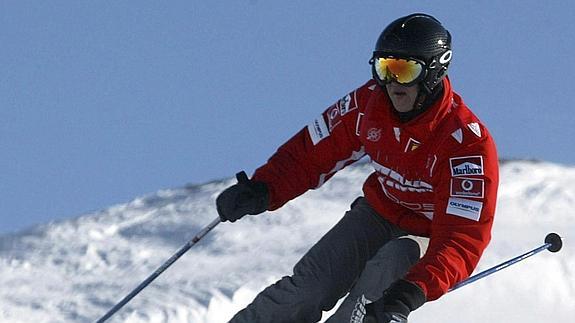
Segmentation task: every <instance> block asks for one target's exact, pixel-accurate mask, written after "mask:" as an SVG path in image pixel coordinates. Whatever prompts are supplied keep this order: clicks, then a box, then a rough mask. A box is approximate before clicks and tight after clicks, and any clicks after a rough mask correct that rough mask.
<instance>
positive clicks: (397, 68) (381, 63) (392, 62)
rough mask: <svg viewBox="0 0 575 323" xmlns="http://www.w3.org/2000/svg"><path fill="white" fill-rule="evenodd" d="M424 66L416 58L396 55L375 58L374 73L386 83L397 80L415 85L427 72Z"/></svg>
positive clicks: (408, 84) (404, 83)
mask: <svg viewBox="0 0 575 323" xmlns="http://www.w3.org/2000/svg"><path fill="white" fill-rule="evenodd" d="M424 66H425V65H424V63H423V62H421V61H419V60H414V59H406V58H395V57H374V58H373V69H374V73H373V74H374V76H375V77H377V78H378V79H379V81H380V82H381V83H384V84H387V83H390V82H391V81H395V82H397V83H399V84H401V85H405V86H411V85H414V84H416V83H418V82H419V81H420V80H421V79H422V78H423V76H424V74H425V67H424Z"/></svg>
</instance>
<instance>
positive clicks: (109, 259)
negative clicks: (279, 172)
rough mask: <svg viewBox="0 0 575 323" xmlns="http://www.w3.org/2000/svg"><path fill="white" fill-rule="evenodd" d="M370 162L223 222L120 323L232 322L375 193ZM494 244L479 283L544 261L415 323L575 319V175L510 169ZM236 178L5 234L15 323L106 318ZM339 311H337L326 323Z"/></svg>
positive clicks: (448, 300) (1, 258) (8, 297)
mask: <svg viewBox="0 0 575 323" xmlns="http://www.w3.org/2000/svg"><path fill="white" fill-rule="evenodd" d="M370 172H371V168H370V167H369V165H367V164H359V165H357V166H352V167H348V168H347V169H345V170H344V171H341V172H340V173H339V174H337V175H336V176H335V177H334V178H333V179H331V180H330V181H329V182H328V183H326V184H325V185H324V186H323V187H322V188H321V189H319V190H316V191H310V192H308V193H307V194H305V195H303V196H302V197H300V198H298V199H296V200H294V201H292V202H290V203H288V204H287V205H286V206H284V207H283V208H282V209H281V210H279V211H276V212H271V213H266V214H262V215H259V216H252V217H250V216H248V217H246V218H244V219H242V220H241V221H238V222H236V223H234V224H229V223H222V224H219V225H218V226H217V227H216V228H215V229H214V230H213V231H212V232H211V233H209V234H208V235H207V236H205V237H204V239H203V240H202V241H201V242H199V243H198V244H197V245H196V246H194V247H193V248H192V249H191V250H190V251H188V252H187V253H186V254H185V255H184V256H183V257H182V258H180V260H178V261H177V262H176V263H175V264H174V265H173V266H172V267H170V268H169V269H168V270H167V271H166V272H164V273H163V274H162V275H161V276H160V277H159V278H158V279H157V280H156V281H154V282H153V283H152V284H151V285H150V286H148V287H147V288H146V289H145V290H144V291H143V292H142V293H140V294H139V295H138V296H136V297H135V298H134V299H133V300H132V301H131V302H130V303H129V304H128V305H126V306H125V307H124V308H123V309H122V310H121V311H120V312H118V313H117V314H116V315H115V316H114V317H113V318H112V319H110V322H134V323H135V322H142V323H143V322H198V323H217V322H226V321H227V320H228V319H229V318H231V316H233V314H234V313H236V312H237V311H238V310H240V309H241V308H243V307H244V306H245V305H247V304H248V303H249V302H250V301H251V300H252V299H253V297H255V295H256V294H257V293H258V292H259V291H260V290H261V289H263V288H264V287H265V286H267V285H269V284H271V283H273V282H274V281H276V280H277V279H279V278H280V277H282V276H284V275H287V274H289V273H291V268H292V266H293V265H294V264H295V263H296V262H297V260H298V259H299V258H300V257H301V256H302V255H303V254H304V253H305V252H306V251H307V249H308V248H309V247H311V245H312V244H313V243H314V242H315V241H317V240H318V239H319V238H320V237H321V236H322V235H323V234H324V233H325V232H326V231H327V230H329V228H330V227H331V226H332V225H333V224H335V223H336V222H337V221H338V220H339V219H340V218H341V216H342V215H343V213H344V212H345V211H346V210H347V209H348V206H349V204H350V203H351V202H352V201H353V200H354V198H355V197H357V196H358V195H360V194H361V186H362V183H363V181H364V179H365V178H366V177H367V175H368V174H369V173H370ZM500 176H501V185H500V188H499V203H498V207H497V215H496V222H495V225H494V229H493V239H492V242H491V245H490V246H489V247H488V249H487V250H486V252H485V254H484V256H483V258H482V259H481V262H480V264H479V266H478V268H477V269H476V271H475V272H476V273H477V272H479V271H481V270H485V269H487V268H490V267H492V266H494V265H497V264H499V263H501V262H503V261H505V260H508V259H510V258H513V257H515V256H517V255H519V254H522V253H524V252H527V251H529V250H531V249H533V248H535V247H538V246H540V245H541V244H543V239H544V237H545V235H546V234H547V233H548V232H557V233H559V234H560V235H561V236H562V237H563V243H564V246H563V249H562V250H561V251H560V252H559V253H556V254H552V253H550V252H547V251H544V252H542V253H540V254H537V255H535V256H533V257H531V258H528V259H526V260H524V261H522V262H520V263H518V264H515V265H513V266H511V267H509V268H506V269H504V270H502V271H500V272H497V273H496V274H494V275H492V276H490V277H488V278H485V279H482V280H480V281H477V282H475V283H473V284H471V285H468V286H466V287H463V288H461V289H459V290H457V291H454V292H452V293H449V294H447V295H445V296H444V297H442V298H441V299H439V300H437V301H434V302H429V303H427V304H426V305H425V306H424V307H422V308H420V309H418V310H417V311H415V312H414V313H413V314H412V315H411V316H410V321H412V322H430V323H433V322H471V323H473V322H541V321H553V322H556V321H569V320H570V319H571V316H572V315H573V314H574V313H575V257H574V256H575V255H574V246H575V242H574V241H575V237H574V232H575V214H574V212H573V209H572V205H573V204H574V203H575V188H574V186H573V185H572V183H573V182H575V168H574V167H567V166H561V165H557V164H552V163H545V162H529V161H509V162H505V163H503V164H502V167H501V174H500ZM234 181H235V180H233V179H228V180H225V181H221V182H212V183H207V184H204V185H197V186H190V187H186V188H180V189H173V190H163V191H160V192H157V193H155V194H151V195H149V196H144V197H141V198H137V199H135V200H134V201H132V202H130V203H127V204H122V205H116V206H112V207H110V208H108V209H106V210H103V211H100V212H97V213H95V214H89V215H85V216H82V217H79V218H76V219H73V220H67V221H60V222H55V223H49V224H46V225H42V226H37V227H34V228H31V229H30V230H27V231H23V232H18V233H14V234H9V235H4V236H1V237H0V273H1V275H0V286H1V287H2V288H1V290H0V321H1V322H93V321H95V320H96V319H98V318H99V317H100V316H102V315H103V314H104V313H105V312H106V311H107V310H108V309H109V308H111V307H112V306H113V305H114V304H115V303H117V302H118V301H119V300H120V299H121V298H122V297H124V296H125V295H126V294H128V293H129V292H130V291H131V290H132V289H133V288H134V287H136V286H137V285H138V284H139V283H140V282H141V281H143V280H144V279H145V278H146V277H147V276H148V275H150V274H151V273H153V272H154V271H155V270H156V269H157V268H158V267H159V266H160V265H161V264H162V263H163V262H164V261H166V260H167V259H168V258H169V257H170V256H171V255H173V254H174V253H175V252H176V251H177V250H178V249H179V248H180V247H181V246H183V245H184V244H185V243H186V242H187V241H188V240H189V239H191V238H192V237H193V236H194V235H195V234H196V233H198V232H199V231H200V230H201V229H202V228H203V227H205V226H206V225H207V224H209V223H210V222H211V221H212V220H213V219H215V218H216V217H217V214H216V212H215V208H214V200H215V197H216V196H217V195H218V193H219V192H221V191H222V190H223V189H224V188H226V187H228V186H229V185H230V184H232V183H233V182H234ZM327 316H328V315H327V314H326V315H324V319H325V318H326V317H327Z"/></svg>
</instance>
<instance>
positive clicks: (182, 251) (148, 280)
mask: <svg viewBox="0 0 575 323" xmlns="http://www.w3.org/2000/svg"><path fill="white" fill-rule="evenodd" d="M220 222H221V220H220V218H219V217H218V218H217V219H215V220H214V221H212V223H210V224H209V225H208V226H206V227H205V228H203V229H202V230H201V231H200V232H199V233H198V234H197V235H196V236H195V237H193V238H192V240H190V241H188V243H186V244H185V245H184V246H183V247H181V248H180V250H178V252H176V253H175V254H174V255H173V256H172V257H170V259H168V260H167V261H166V262H164V264H162V265H161V266H160V267H159V268H158V269H156V271H155V272H154V273H153V274H151V275H150V276H149V277H148V278H146V280H144V281H143V282H142V283H140V285H138V287H136V288H134V290H132V291H131V292H130V293H129V294H128V295H126V296H125V297H124V298H123V299H122V300H121V301H120V302H119V303H118V304H116V305H114V307H112V308H111V309H110V310H109V311H108V312H107V313H106V314H104V316H102V317H101V318H100V319H99V320H98V321H96V322H97V323H102V322H105V321H106V320H107V319H109V318H110V317H111V316H112V315H114V314H115V313H116V312H117V311H119V310H120V309H121V308H122V307H123V306H124V305H126V304H127V303H128V302H129V301H130V300H131V299H132V298H134V296H136V295H138V293H139V292H141V291H142V290H143V289H144V288H146V286H148V285H149V284H150V283H151V282H152V281H153V280H154V279H156V278H157V277H158V276H160V275H161V274H162V273H163V272H164V270H166V269H168V267H170V266H171V265H172V264H173V263H174V262H176V260H178V259H179V258H180V257H181V256H182V255H183V254H185V253H186V252H187V251H188V250H190V248H191V247H193V246H194V245H195V244H196V243H197V242H198V241H200V239H202V238H203V237H204V236H205V235H206V234H208V232H210V231H211V230H212V229H213V228H215V227H216V225H218V224H219V223H220Z"/></svg>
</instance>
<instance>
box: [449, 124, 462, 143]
mask: <svg viewBox="0 0 575 323" xmlns="http://www.w3.org/2000/svg"><path fill="white" fill-rule="evenodd" d="M451 137H453V138H454V139H455V140H457V142H458V143H462V142H463V131H462V130H461V128H459V129H457V130H455V131H454V132H453V133H452V134H451Z"/></svg>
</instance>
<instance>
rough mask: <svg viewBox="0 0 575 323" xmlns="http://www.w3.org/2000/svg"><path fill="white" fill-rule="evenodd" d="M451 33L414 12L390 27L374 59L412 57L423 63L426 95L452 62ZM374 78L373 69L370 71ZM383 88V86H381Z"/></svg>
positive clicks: (377, 47) (424, 15) (382, 37)
mask: <svg viewBox="0 0 575 323" xmlns="http://www.w3.org/2000/svg"><path fill="white" fill-rule="evenodd" d="M451 54H452V53H451V34H450V33H449V31H447V29H445V28H444V27H443V26H442V25H441V23H440V22H439V21H438V20H437V19H435V18H434V17H432V16H430V15H427V14H423V13H414V14H411V15H408V16H405V17H402V18H399V19H397V20H395V21H394V22H392V23H391V24H389V25H388V26H387V27H386V28H385V29H384V30H383V32H382V33H381V35H380V36H379V38H378V39H377V43H376V44H375V50H374V51H373V57H372V60H371V61H370V63H371V64H372V67H373V66H374V64H373V59H374V58H377V57H397V58H408V59H409V58H412V59H417V60H420V61H422V62H423V63H425V66H424V70H425V76H424V78H423V80H422V82H421V84H422V89H423V90H424V91H425V92H426V93H428V94H429V93H432V92H433V89H434V88H435V87H436V86H437V84H439V83H440V82H441V80H442V79H443V77H445V75H446V73H447V68H448V66H449V62H450V61H451ZM372 71H373V73H374V79H375V80H376V81H378V82H379V79H378V78H377V77H376V75H375V67H373V68H372ZM380 85H382V86H383V85H384V84H380Z"/></svg>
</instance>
